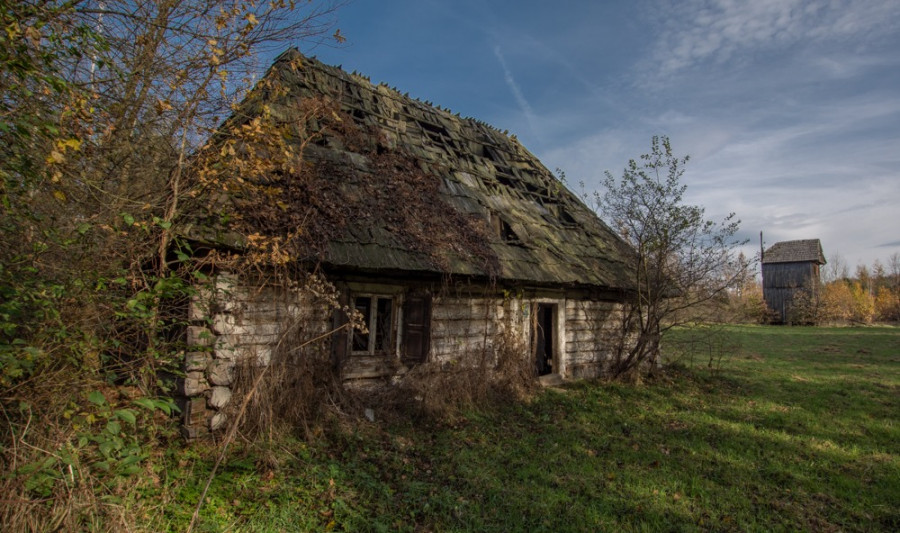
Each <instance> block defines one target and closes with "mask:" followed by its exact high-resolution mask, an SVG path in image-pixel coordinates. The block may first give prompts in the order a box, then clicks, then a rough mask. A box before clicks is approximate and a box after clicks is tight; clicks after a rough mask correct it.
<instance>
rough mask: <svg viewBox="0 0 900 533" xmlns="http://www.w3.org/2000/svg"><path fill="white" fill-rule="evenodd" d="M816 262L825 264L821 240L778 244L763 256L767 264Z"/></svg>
mask: <svg viewBox="0 0 900 533" xmlns="http://www.w3.org/2000/svg"><path fill="white" fill-rule="evenodd" d="M810 261H811V262H814V263H816V264H819V265H824V264H825V262H826V261H825V254H824V253H823V252H822V243H821V242H820V241H819V239H804V240H799V241H782V242H776V243H775V244H773V245H772V247H771V248H769V249H768V250H766V251H765V253H764V254H763V261H762V262H763V264H765V263H800V262H810Z"/></svg>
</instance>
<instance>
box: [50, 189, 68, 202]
mask: <svg viewBox="0 0 900 533" xmlns="http://www.w3.org/2000/svg"><path fill="white" fill-rule="evenodd" d="M53 197H54V198H56V199H57V200H59V201H60V202H65V201H66V195H65V193H63V192H62V191H59V190H56V191H53Z"/></svg>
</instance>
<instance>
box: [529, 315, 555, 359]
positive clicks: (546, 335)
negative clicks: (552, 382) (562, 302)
mask: <svg viewBox="0 0 900 533" xmlns="http://www.w3.org/2000/svg"><path fill="white" fill-rule="evenodd" d="M555 308H556V306H555V305H552V304H538V306H537V313H536V316H535V321H536V324H535V326H536V334H535V343H534V352H535V358H536V361H535V363H536V367H537V374H538V376H546V375H547V374H552V373H553V372H554V371H555V369H554V368H553V355H554V354H553V346H554V344H555V343H554V338H553V335H554V334H553V329H554V328H553V322H554V320H553V315H554V311H555V310H556V309H555Z"/></svg>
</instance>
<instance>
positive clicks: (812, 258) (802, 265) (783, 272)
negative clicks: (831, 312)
mask: <svg viewBox="0 0 900 533" xmlns="http://www.w3.org/2000/svg"><path fill="white" fill-rule="evenodd" d="M824 264H825V254H824V253H822V243H821V242H819V239H806V240H802V241H784V242H776V243H775V244H773V245H772V247H771V248H769V249H768V250H766V251H765V252H763V257H762V278H763V298H765V300H766V306H768V308H769V309H771V310H772V311H773V312H774V314H775V322H776V323H781V324H784V323H787V322H794V321H796V320H798V317H797V314H796V313H793V312H792V311H799V309H793V308H794V307H795V305H794V304H795V301H797V302H796V303H799V300H798V298H803V300H806V298H809V300H807V301H808V302H810V303H816V302H817V301H818V297H819V283H820V278H819V267H821V266H822V265H824Z"/></svg>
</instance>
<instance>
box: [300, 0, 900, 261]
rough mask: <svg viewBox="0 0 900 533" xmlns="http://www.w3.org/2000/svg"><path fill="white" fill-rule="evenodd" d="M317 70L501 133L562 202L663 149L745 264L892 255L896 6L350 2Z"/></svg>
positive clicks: (896, 248)
mask: <svg viewBox="0 0 900 533" xmlns="http://www.w3.org/2000/svg"><path fill="white" fill-rule="evenodd" d="M337 25H338V27H339V28H340V29H341V33H342V34H344V35H345V36H346V37H347V39H348V41H347V43H346V44H345V45H343V46H341V47H328V46H319V47H317V48H308V47H307V48H305V49H303V48H301V49H302V50H303V51H304V52H305V53H310V54H314V55H317V56H318V58H319V59H320V60H322V61H324V62H326V63H330V64H335V65H337V64H340V65H342V66H343V68H344V69H345V70H347V71H353V70H356V71H358V72H360V73H362V74H365V75H367V76H369V77H370V78H371V80H372V82H373V83H378V82H385V83H387V84H388V85H391V86H393V87H396V88H398V89H399V90H400V91H401V92H409V93H410V95H411V96H414V97H417V98H419V99H421V100H427V101H430V102H433V103H434V104H436V105H440V106H442V107H444V108H450V109H451V110H452V111H454V112H459V113H460V114H461V115H463V116H471V117H475V118H478V119H479V120H482V121H484V122H487V123H489V124H492V125H494V126H495V127H497V128H499V129H501V130H504V129H508V130H509V131H510V132H511V133H514V134H516V135H517V136H518V138H519V140H520V141H521V142H522V143H523V144H524V146H525V147H527V148H528V149H529V150H530V151H531V152H532V153H534V154H535V155H537V156H538V157H539V158H540V159H541V160H542V161H543V163H544V164H545V165H546V166H547V167H548V168H550V169H551V170H553V169H555V168H560V169H562V170H563V171H565V173H566V176H567V180H568V183H569V186H570V188H572V189H573V190H575V192H576V193H580V192H581V188H580V187H579V183H580V182H583V183H584V184H585V189H586V191H587V192H589V193H590V192H592V191H594V190H596V189H597V188H598V187H599V183H600V180H601V178H602V176H603V172H604V171H605V170H610V171H612V172H613V174H615V175H617V176H618V175H620V174H621V170H622V168H623V167H624V166H625V165H626V163H627V161H628V159H629V158H636V157H637V156H639V155H640V154H642V153H645V152H647V151H648V150H649V148H650V138H651V137H652V136H653V135H668V136H669V137H670V139H671V141H672V145H673V147H674V149H675V151H676V153H678V154H679V155H690V156H691V161H690V163H688V166H687V171H686V173H685V176H684V178H683V179H684V183H686V184H687V185H688V197H687V201H688V202H690V203H694V204H699V205H702V206H704V207H705V208H706V212H707V215H708V216H709V218H712V219H721V218H722V217H723V216H724V215H725V214H727V213H729V212H732V211H733V212H736V213H737V216H738V217H739V218H740V219H741V220H742V224H741V227H742V234H743V235H744V236H746V237H747V238H750V239H751V243H750V245H749V246H748V247H747V250H748V252H749V253H753V252H755V251H756V250H758V248H759V232H760V231H763V232H765V241H766V244H767V246H768V245H771V244H773V243H775V242H777V241H781V240H791V239H805V238H820V239H822V244H823V247H824V249H825V253H826V256H831V254H833V253H834V252H839V253H840V254H841V255H842V256H843V258H844V259H845V260H846V262H847V263H848V264H849V266H850V268H851V271H852V269H853V268H854V267H855V266H856V265H857V264H859V263H865V264H871V263H872V262H873V261H874V260H875V259H880V260H881V261H883V262H884V261H886V260H887V259H888V257H889V256H890V255H891V254H892V253H897V252H900V224H898V221H900V209H898V206H900V2H898V1H897V0H830V1H824V0H822V1H804V0H752V1H744V0H621V1H619V0H609V1H602V0H597V1H574V0H556V1H554V2H549V1H536V0H520V1H511V0H455V1H452V2H451V1H446V0H445V1H438V0H384V1H374V0H356V1H353V2H350V3H349V4H347V5H346V6H345V7H343V8H341V9H340V10H339V11H338V14H337Z"/></svg>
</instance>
